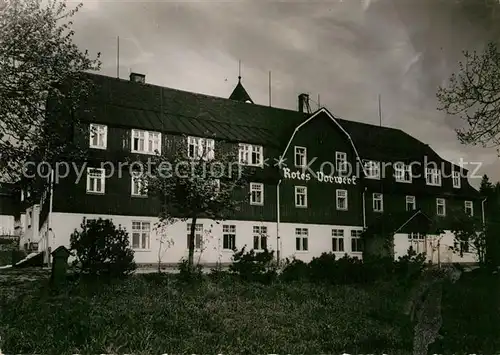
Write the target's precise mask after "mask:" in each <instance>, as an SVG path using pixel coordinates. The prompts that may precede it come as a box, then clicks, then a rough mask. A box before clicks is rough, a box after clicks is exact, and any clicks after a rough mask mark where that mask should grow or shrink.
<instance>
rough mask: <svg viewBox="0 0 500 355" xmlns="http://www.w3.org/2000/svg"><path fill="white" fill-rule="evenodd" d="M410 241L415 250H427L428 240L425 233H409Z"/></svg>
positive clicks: (422, 251) (420, 251)
mask: <svg viewBox="0 0 500 355" xmlns="http://www.w3.org/2000/svg"><path fill="white" fill-rule="evenodd" d="M408 242H409V243H410V246H411V247H412V248H413V250H415V252H417V253H418V254H420V253H425V252H427V241H426V237H425V235H424V234H421V233H409V234H408Z"/></svg>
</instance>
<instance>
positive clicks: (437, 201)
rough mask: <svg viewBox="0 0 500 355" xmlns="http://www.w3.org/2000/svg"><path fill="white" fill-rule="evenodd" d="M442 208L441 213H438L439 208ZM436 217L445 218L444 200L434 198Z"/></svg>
mask: <svg viewBox="0 0 500 355" xmlns="http://www.w3.org/2000/svg"><path fill="white" fill-rule="evenodd" d="M440 206H442V207H443V213H439V207H440ZM436 215H438V216H441V217H444V216H446V200H445V199H444V198H436Z"/></svg>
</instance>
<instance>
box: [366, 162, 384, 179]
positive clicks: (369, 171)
mask: <svg viewBox="0 0 500 355" xmlns="http://www.w3.org/2000/svg"><path fill="white" fill-rule="evenodd" d="M363 165H364V168H365V172H366V178H368V179H380V162H378V161H373V160H365V161H364V163H363Z"/></svg>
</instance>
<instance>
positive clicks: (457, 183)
mask: <svg viewBox="0 0 500 355" xmlns="http://www.w3.org/2000/svg"><path fill="white" fill-rule="evenodd" d="M452 176H453V187H454V188H456V189H459V188H460V182H461V181H460V172H459V171H454V172H453V175H452Z"/></svg>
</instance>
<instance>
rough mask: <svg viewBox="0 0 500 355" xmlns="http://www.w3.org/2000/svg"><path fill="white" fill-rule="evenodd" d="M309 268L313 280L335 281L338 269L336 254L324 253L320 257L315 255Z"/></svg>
mask: <svg viewBox="0 0 500 355" xmlns="http://www.w3.org/2000/svg"><path fill="white" fill-rule="evenodd" d="M309 270H310V277H311V280H312V281H329V282H333V279H334V275H335V273H336V271H337V264H336V263H335V254H333V253H322V254H321V255H320V256H319V257H314V258H313V259H312V260H311V262H310V263H309Z"/></svg>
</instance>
